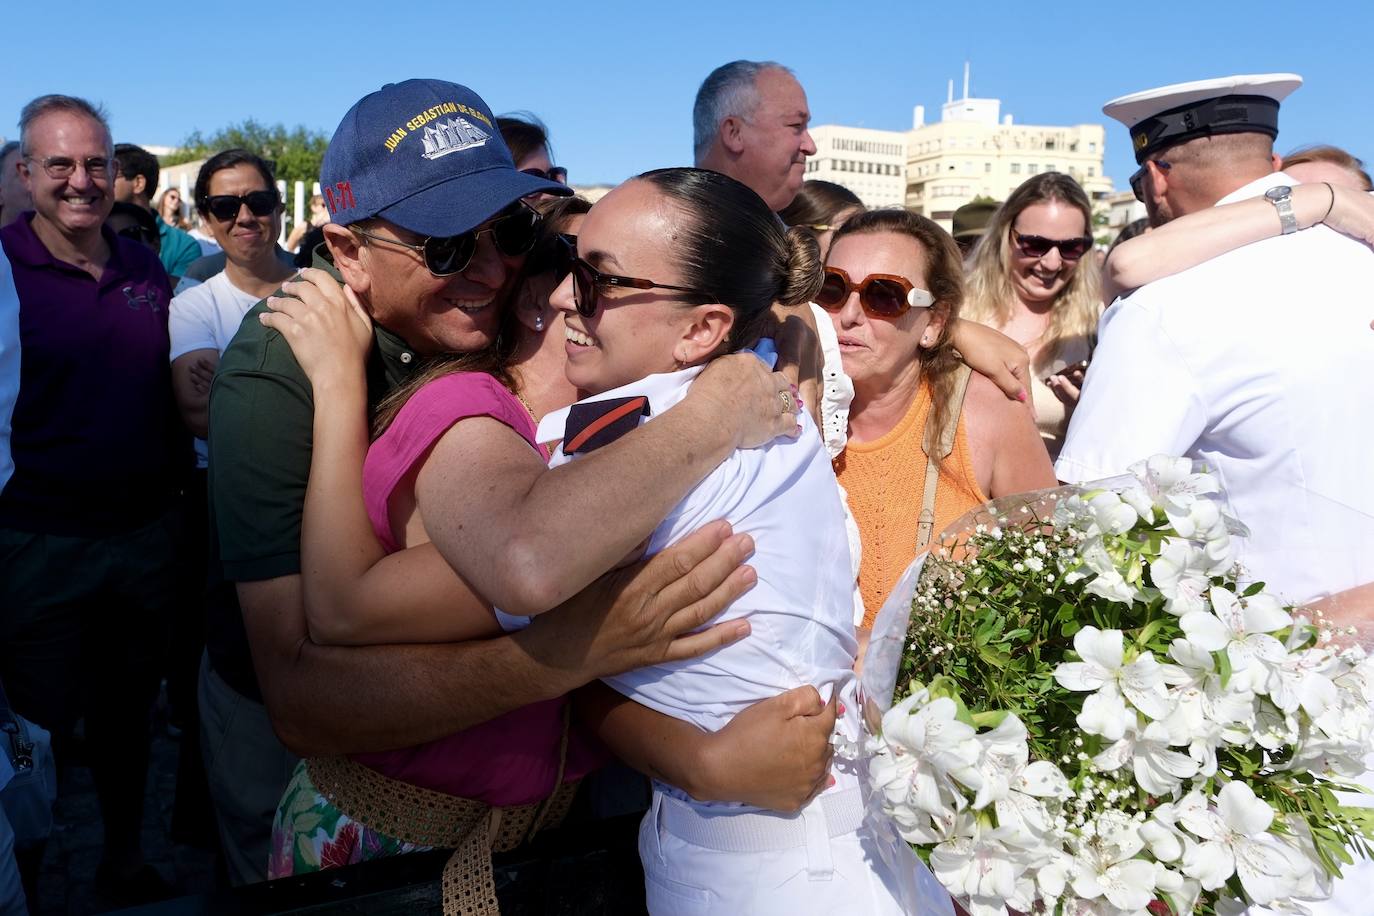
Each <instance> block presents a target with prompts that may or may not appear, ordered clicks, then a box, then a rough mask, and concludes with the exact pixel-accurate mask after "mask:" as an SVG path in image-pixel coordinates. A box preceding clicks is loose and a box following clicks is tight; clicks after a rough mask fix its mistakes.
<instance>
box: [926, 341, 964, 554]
mask: <svg viewBox="0 0 1374 916" xmlns="http://www.w3.org/2000/svg"><path fill="white" fill-rule="evenodd" d="M972 374H973V370H971V369H970V368H969V367H968V366H965V365H963V364H962V363H961V364H960V365H959V368H958V369H956V370H955V373H954V387H953V388H952V389H950V392H949V398H948V400H946V401H945V422H944V424H943V425H942V427H941V428H940V429H936V428H935V426H934V424H932V423H931V422H930V419H929V418H928V419H927V420H926V428H925V433H924V435H923V436H922V439H921V448H922V449H923V450H924V451H925V453H926V486H925V492H924V495H923V498H922V500H921V517H920V521H919V523H918V524H917V525H916V551H917V553H920V552H921V551H923V550H925V549H926V547H927V546H928V545H929V544H930V539H931V536H932V535H933V534H934V530H933V529H934V528H935V489H936V487H937V486H939V483H940V462H941V461H944V460H945V459H946V458H948V457H949V455H950V453H951V452H953V451H954V440H955V438H956V437H957V436H958V434H959V414H960V413H961V412H962V411H963V409H964V395H965V394H966V393H967V392H968V380H969V377H970V376H971V375H972ZM934 416H935V411H934V410H932V411H931V412H930V417H934Z"/></svg>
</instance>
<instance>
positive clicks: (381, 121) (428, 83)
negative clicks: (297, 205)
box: [320, 79, 572, 236]
mask: <svg viewBox="0 0 1374 916" xmlns="http://www.w3.org/2000/svg"><path fill="white" fill-rule="evenodd" d="M320 190H321V193H323V195H324V201H325V206H327V207H328V208H329V213H330V215H331V217H332V218H333V221H334V222H336V223H339V224H341V225H347V224H349V223H356V222H358V221H359V220H364V219H368V218H369V217H373V216H380V217H382V218H383V219H385V220H387V221H388V222H391V223H393V224H395V225H397V226H400V227H401V228H402V229H409V230H410V231H411V232H415V233H418V234H419V235H435V236H450V235H458V234H460V233H463V232H467V231H468V230H470V229H475V228H476V227H477V226H479V225H481V224H482V223H484V222H485V221H487V220H488V219H490V218H491V217H493V216H495V215H496V214H497V213H500V212H501V211H502V210H504V209H505V208H506V207H508V206H510V205H511V204H512V203H514V202H515V201H517V200H519V199H520V198H522V197H527V196H529V195H531V194H541V193H542V194H557V195H559V196H563V195H567V194H571V193H572V189H571V188H569V187H567V186H566V185H562V184H559V183H558V182H556V181H547V180H545V179H543V178H537V177H535V176H533V175H527V174H525V173H524V172H519V171H516V168H515V163H514V162H513V161H512V160H511V155H510V150H509V149H508V148H507V147H506V143H505V141H504V140H502V139H501V132H500V131H499V130H498V129H497V127H496V119H495V118H494V117H493V116H492V113H491V109H490V108H488V107H487V103H486V102H484V101H482V98H481V96H479V95H478V94H477V93H475V92H473V91H472V90H471V89H469V88H467V87H466V86H460V85H458V84H457V83H449V82H445V81H443V80H419V79H417V80H406V81H405V82H403V83H388V84H387V85H385V86H383V87H382V88H381V89H378V90H377V91H376V92H373V93H370V94H368V95H366V96H363V98H362V99H360V100H359V101H358V102H357V104H355V105H354V106H353V107H352V108H350V109H349V110H348V114H346V115H344V117H343V120H342V121H341V122H339V127H338V129H337V130H335V131H334V136H333V138H332V139H330V141H329V148H328V149H327V150H325V154H324V162H323V164H322V165H321V167H320Z"/></svg>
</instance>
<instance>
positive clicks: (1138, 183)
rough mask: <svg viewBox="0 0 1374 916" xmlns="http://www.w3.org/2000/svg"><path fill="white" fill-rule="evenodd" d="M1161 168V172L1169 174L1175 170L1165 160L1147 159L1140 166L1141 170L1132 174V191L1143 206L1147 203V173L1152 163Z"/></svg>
mask: <svg viewBox="0 0 1374 916" xmlns="http://www.w3.org/2000/svg"><path fill="white" fill-rule="evenodd" d="M1151 162H1153V163H1154V164H1155V165H1157V166H1159V170H1160V171H1161V172H1167V171H1169V169H1171V168H1173V167H1174V166H1173V164H1172V163H1169V162H1165V161H1164V160H1163V159H1146V160H1145V161H1144V162H1142V163H1141V164H1140V168H1138V169H1136V170H1135V171H1134V172H1133V173H1132V174H1131V191H1132V192H1133V193H1134V194H1135V199H1136V200H1138V201H1140V202H1141V203H1142V204H1143V203H1145V173H1146V172H1148V171H1149V170H1150V163H1151Z"/></svg>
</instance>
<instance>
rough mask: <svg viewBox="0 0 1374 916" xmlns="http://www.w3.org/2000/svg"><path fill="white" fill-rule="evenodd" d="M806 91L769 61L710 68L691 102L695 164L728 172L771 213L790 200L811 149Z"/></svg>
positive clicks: (790, 76)
mask: <svg viewBox="0 0 1374 916" xmlns="http://www.w3.org/2000/svg"><path fill="white" fill-rule="evenodd" d="M810 122H811V111H810V109H809V108H808V107H807V104H806V92H805V91H804V90H803V89H802V87H801V83H799V82H797V79H796V77H794V76H793V75H792V71H791V70H788V69H787V68H786V67H784V66H783V65H782V64H776V63H773V62H772V61H750V60H737V61H732V62H731V63H728V64H723V65H721V66H719V67H717V68H716V69H715V70H712V71H711V75H710V76H708V77H706V79H705V80H704V81H702V84H701V88H700V89H698V90H697V98H696V104H695V105H694V106H693V107H692V126H693V132H694V134H695V147H696V165H697V167H698V168H703V169H712V170H713V171H717V172H720V173H722V174H725V175H729V176H730V177H731V178H733V179H735V180H736V181H740V182H743V183H744V184H746V185H748V186H749V187H750V188H752V189H753V190H754V193H756V194H758V195H759V196H760V197H762V198H763V200H764V202H765V203H767V204H768V207H769V209H771V210H773V211H774V212H775V213H776V212H777V211H779V210H781V209H783V208H784V207H786V206H787V205H788V204H790V203H791V202H792V199H793V198H794V197H796V196H797V191H798V189H800V188H801V186H802V180H803V178H804V177H805V175H806V157H807V156H813V155H815V153H816V143H815V141H814V140H812V139H811V133H810V132H809V131H808V130H807V125H808V124H809V123H810Z"/></svg>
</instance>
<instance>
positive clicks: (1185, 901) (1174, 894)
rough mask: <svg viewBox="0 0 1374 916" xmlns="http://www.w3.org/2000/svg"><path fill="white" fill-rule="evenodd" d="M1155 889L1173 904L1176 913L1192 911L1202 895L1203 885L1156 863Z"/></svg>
mask: <svg viewBox="0 0 1374 916" xmlns="http://www.w3.org/2000/svg"><path fill="white" fill-rule="evenodd" d="M1155 891H1156V893H1157V894H1158V895H1159V896H1160V897H1163V898H1164V899H1166V900H1167V901H1169V902H1170V903H1171V904H1172V905H1173V911H1174V912H1175V913H1191V912H1193V909H1194V908H1195V907H1196V906H1197V899H1198V897H1200V896H1201V895H1202V885H1201V884H1199V883H1198V882H1197V881H1196V880H1195V879H1193V878H1188V877H1185V876H1184V875H1183V874H1181V873H1180V872H1177V871H1174V870H1173V869H1172V868H1169V867H1167V866H1164V865H1161V864H1159V863H1158V862H1156V863H1155Z"/></svg>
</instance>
